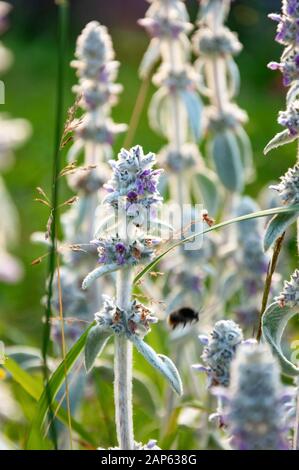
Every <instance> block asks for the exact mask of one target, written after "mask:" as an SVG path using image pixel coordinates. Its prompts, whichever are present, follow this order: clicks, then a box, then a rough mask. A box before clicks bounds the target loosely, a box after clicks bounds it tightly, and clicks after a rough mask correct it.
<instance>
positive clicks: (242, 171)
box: [192, 0, 254, 193]
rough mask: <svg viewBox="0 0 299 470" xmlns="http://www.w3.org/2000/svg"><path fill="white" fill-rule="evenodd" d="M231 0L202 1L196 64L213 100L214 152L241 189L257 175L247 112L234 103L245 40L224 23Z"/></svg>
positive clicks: (208, 125)
mask: <svg viewBox="0 0 299 470" xmlns="http://www.w3.org/2000/svg"><path fill="white" fill-rule="evenodd" d="M230 4H231V0H204V1H201V2H200V9H199V18H198V30H197V31H196V32H195V34H194V35H193V38H192V41H193V49H194V52H195V54H196V55H197V56H198V59H197V60H196V62H195V69H196V70H197V72H198V75H199V78H200V86H199V89H200V92H201V94H202V95H203V96H205V97H206V98H208V100H209V101H210V106H208V107H206V108H205V130H206V131H208V133H209V142H208V150H209V154H210V155H211V157H212V160H213V163H214V167H215V170H216V172H217V174H218V177H219V179H220V181H221V183H222V184H223V185H224V187H225V188H226V189H228V190H229V191H231V192H237V193H239V192H242V190H243V187H244V184H245V182H246V181H250V180H251V179H252V178H253V176H254V168H253V164H252V151H251V145H250V141H249V138H248V136H247V134H246V132H245V130H244V128H243V125H244V124H245V123H246V121H247V115H246V112H245V111H243V110H242V109H240V108H239V107H238V106H237V105H236V104H235V103H234V102H233V100H234V98H235V96H236V95H237V93H238V91H239V81H240V80H239V71H238V67H237V65H236V63H235V61H234V56H235V55H237V54H238V53H239V52H240V51H241V49H242V45H241V43H240V42H239V40H238V38H237V35H236V34H235V33H233V32H231V31H230V30H229V29H228V28H227V27H226V26H225V24H224V23H225V20H226V17H227V15H228V12H229V9H230Z"/></svg>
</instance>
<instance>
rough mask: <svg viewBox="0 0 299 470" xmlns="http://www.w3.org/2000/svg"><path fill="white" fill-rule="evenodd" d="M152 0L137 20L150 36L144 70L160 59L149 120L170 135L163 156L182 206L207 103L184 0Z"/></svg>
mask: <svg viewBox="0 0 299 470" xmlns="http://www.w3.org/2000/svg"><path fill="white" fill-rule="evenodd" d="M150 3H151V6H150V7H149V9H148V11H147V12H146V16H145V18H143V19H141V20H139V24H140V25H141V26H143V27H144V28H145V29H146V31H147V32H148V34H149V35H150V36H151V38H152V39H151V42H150V45H149V47H148V49H147V51H146V53H145V55H144V57H143V60H142V63H141V66H140V76H141V78H143V77H144V76H147V75H148V73H149V70H151V69H152V68H153V64H154V63H155V62H156V61H157V60H158V59H159V60H160V62H161V63H160V65H159V68H158V70H157V71H156V73H155V74H154V75H153V83H154V85H155V86H156V87H157V88H158V90H157V91H156V93H155V94H154V96H153V97H152V100H151V103H150V106H149V111H148V115H149V123H150V126H151V127H152V128H153V130H154V131H155V132H157V133H158V134H160V135H162V136H163V137H164V138H165V139H167V141H168V143H167V145H166V146H165V147H164V148H163V149H162V151H161V153H160V156H159V157H160V161H161V162H163V164H164V166H165V167H166V168H167V170H168V175H167V176H168V179H169V183H170V184H169V190H170V197H171V198H172V199H173V200H174V201H176V202H177V203H178V204H179V205H180V208H182V206H183V204H184V203H185V204H186V203H189V202H190V193H191V182H192V176H193V175H194V172H195V171H196V169H197V168H198V167H199V165H200V163H201V157H200V154H199V151H198V149H197V145H196V143H197V142H198V140H199V138H200V136H201V131H202V107H203V105H202V102H201V99H200V96H199V93H198V81H199V80H198V77H197V74H196V72H195V70H194V68H193V66H192V65H191V44H190V41H189V39H188V33H189V32H190V31H191V30H192V25H191V24H190V23H189V21H188V13H187V10H186V7H185V5H184V2H182V0H153V1H151V2H150ZM202 164H203V163H202Z"/></svg>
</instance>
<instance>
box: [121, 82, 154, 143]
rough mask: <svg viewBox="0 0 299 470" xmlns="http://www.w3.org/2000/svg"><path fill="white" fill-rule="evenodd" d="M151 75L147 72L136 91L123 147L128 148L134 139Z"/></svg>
mask: <svg viewBox="0 0 299 470" xmlns="http://www.w3.org/2000/svg"><path fill="white" fill-rule="evenodd" d="M151 76H152V74H151V73H149V74H148V76H147V77H146V78H144V79H143V81H142V83H141V85H140V88H139V92H138V95H137V98H136V102H135V106H134V109H133V112H132V116H131V119H130V123H129V129H128V132H127V134H126V137H125V140H124V147H125V148H130V147H131V145H132V143H133V141H134V137H135V134H136V131H137V128H138V124H139V121H140V117H141V114H142V111H143V108H144V103H145V100H146V97H147V92H148V89H149V85H150V82H151Z"/></svg>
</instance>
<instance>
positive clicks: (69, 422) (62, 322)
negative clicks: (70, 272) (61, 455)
mask: <svg viewBox="0 0 299 470" xmlns="http://www.w3.org/2000/svg"><path fill="white" fill-rule="evenodd" d="M57 284H58V298H59V318H60V323H61V346H62V358H63V361H64V374H65V394H66V408H67V418H68V430H69V438H70V449H71V450H72V448H73V439H72V414H71V405H70V395H69V382H68V376H67V366H66V362H65V358H66V344H65V335H64V317H63V304H62V291H61V279H60V261H59V255H57Z"/></svg>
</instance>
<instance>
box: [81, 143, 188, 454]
mask: <svg viewBox="0 0 299 470" xmlns="http://www.w3.org/2000/svg"><path fill="white" fill-rule="evenodd" d="M155 161H156V159H155V155H154V154H153V153H149V154H146V155H144V153H143V150H142V148H141V147H140V146H135V147H133V148H131V149H130V150H129V151H128V150H125V149H122V150H121V151H120V153H119V155H118V159H117V161H111V162H110V164H111V167H112V171H113V175H112V177H111V179H110V180H109V182H108V183H107V185H106V186H105V187H106V190H107V196H106V198H105V199H104V204H105V205H108V207H109V208H110V211H111V210H112V212H113V214H112V215H114V217H113V220H111V221H110V220H109V222H107V225H106V226H104V227H103V229H102V230H101V229H99V230H97V233H98V238H97V239H96V240H94V241H93V242H92V243H93V244H94V245H95V246H96V247H97V250H98V254H99V258H98V262H99V264H100V266H99V267H97V268H95V269H94V270H93V271H92V272H91V273H89V274H88V275H87V276H86V278H85V279H84V281H83V289H88V288H89V289H91V288H92V286H93V285H94V282H95V281H96V279H99V278H100V277H102V276H104V275H107V274H108V273H112V272H116V296H115V298H110V297H105V298H104V305H103V308H102V310H101V311H100V312H98V313H96V314H95V320H96V325H95V326H94V327H93V328H92V329H91V330H90V332H89V334H88V337H87V341H86V346H85V364H86V368H87V369H88V370H90V369H91V368H92V366H93V363H94V361H95V359H96V358H97V357H98V355H99V353H100V352H101V351H102V350H103V348H104V346H105V344H106V343H107V341H108V339H109V337H110V336H113V337H114V398H115V419H116V430H117V437H118V448H120V449H127V450H132V449H139V448H140V446H139V444H136V443H135V441H134V433H133V410H132V347H133V346H135V348H136V349H137V351H138V352H139V353H140V354H141V355H142V356H143V357H144V358H145V359H146V360H147V361H148V362H149V364H151V365H152V366H153V367H154V368H155V369H156V370H157V371H158V372H160V373H161V374H162V375H163V376H164V377H165V378H166V380H167V381H168V383H169V384H170V386H171V387H172V388H173V390H174V391H175V392H176V393H178V394H179V395H180V394H181V393H182V383H181V379H180V376H179V373H178V371H177V369H176V367H175V365H174V364H173V363H172V361H171V360H170V359H169V358H168V357H166V356H164V355H160V354H157V353H156V352H155V351H154V350H153V348H152V347H150V346H149V345H148V344H147V343H146V342H145V341H144V337H145V335H146V334H147V333H148V332H149V331H150V326H151V324H152V323H155V322H156V321H157V318H156V317H155V315H154V314H153V313H152V312H151V311H150V310H149V309H148V308H147V307H145V306H144V305H142V304H141V303H139V302H137V301H136V300H133V299H132V287H133V279H134V272H135V271H136V268H137V267H138V266H139V265H140V264H144V263H147V262H148V261H150V259H151V258H152V257H153V256H154V253H155V250H156V247H157V246H158V244H159V239H157V238H156V237H155V236H154V234H153V233H151V232H149V231H148V227H149V225H148V223H149V222H150V221H151V219H152V218H154V219H155V220H156V216H155V214H156V211H157V206H158V205H159V204H160V203H161V200H162V198H161V196H160V194H159V191H158V189H157V185H158V180H159V176H160V174H161V170H155V169H153V165H154V164H155ZM154 225H155V223H154ZM95 288H96V285H95Z"/></svg>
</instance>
